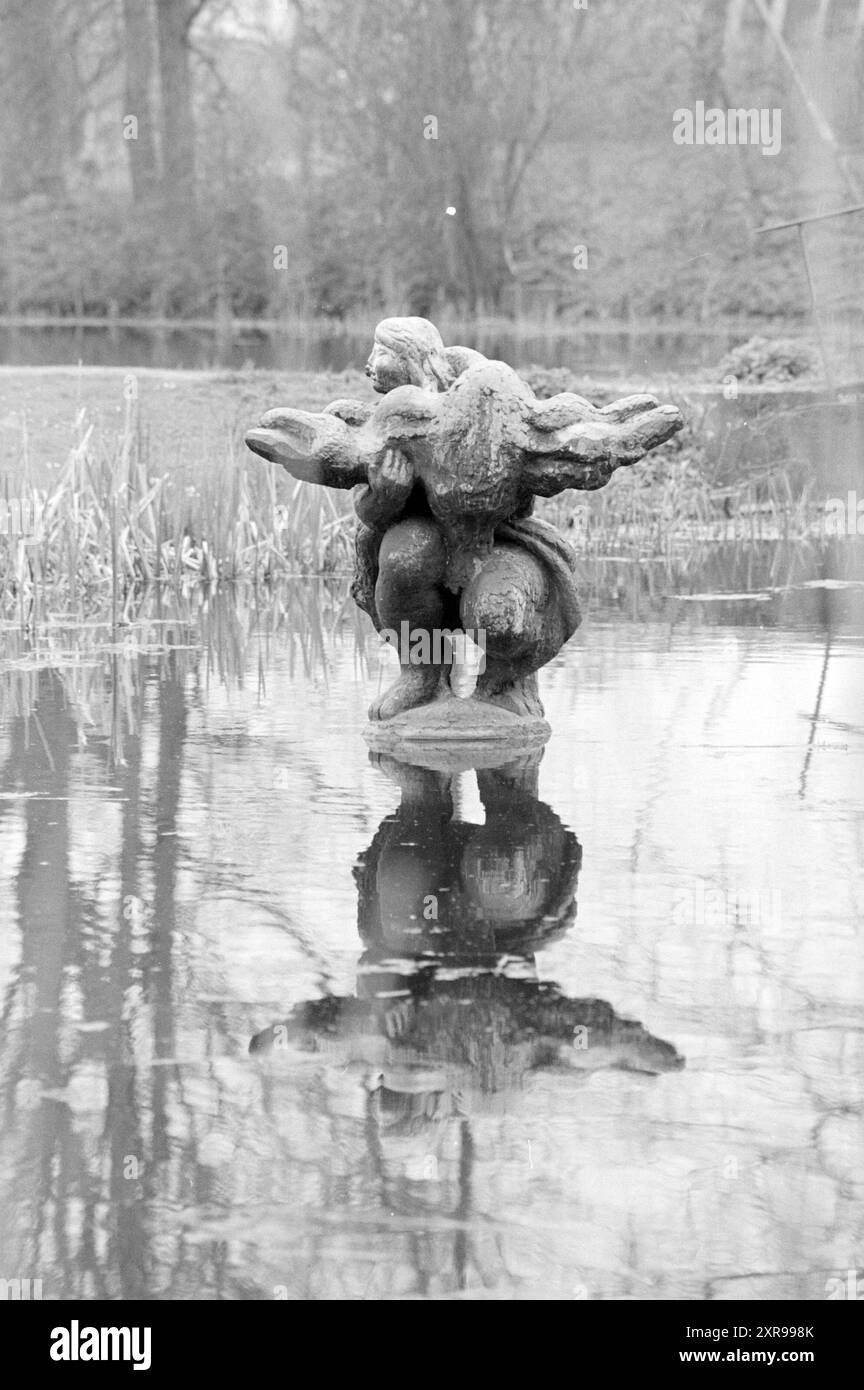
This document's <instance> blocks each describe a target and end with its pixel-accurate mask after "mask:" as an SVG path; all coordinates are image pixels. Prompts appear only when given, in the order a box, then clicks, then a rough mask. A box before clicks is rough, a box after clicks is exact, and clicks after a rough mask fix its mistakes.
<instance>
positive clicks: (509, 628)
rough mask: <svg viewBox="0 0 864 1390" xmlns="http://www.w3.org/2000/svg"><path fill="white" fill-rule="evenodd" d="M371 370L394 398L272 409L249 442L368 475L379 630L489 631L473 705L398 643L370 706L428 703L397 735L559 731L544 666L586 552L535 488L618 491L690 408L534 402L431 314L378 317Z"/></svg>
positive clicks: (571, 399)
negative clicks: (541, 684)
mask: <svg viewBox="0 0 864 1390" xmlns="http://www.w3.org/2000/svg"><path fill="white" fill-rule="evenodd" d="M368 370H369V374H370V377H371V379H372V382H373V385H374V386H375V389H376V390H377V391H378V392H379V393H380V394H381V395H382V400H381V401H380V402H379V403H378V404H377V405H375V406H374V407H370V405H369V404H368V403H364V402H360V401H335V402H333V403H332V404H331V405H330V406H328V407H327V409H326V410H325V411H323V412H321V413H318V414H313V413H310V412H308V411H302V410H293V409H287V408H280V409H277V410H271V411H269V412H268V413H267V414H266V415H265V416H264V418H263V419H262V421H261V423H260V426H259V427H258V428H256V429H253V430H250V431H249V432H248V434H247V436H246V442H247V444H248V446H249V448H250V449H252V450H253V452H255V453H257V454H259V455H261V456H262V457H263V458H265V459H268V460H270V461H271V462H274V463H279V464H281V465H282V467H284V468H286V469H287V471H288V472H289V473H291V474H292V476H294V477H296V478H300V479H303V480H305V481H308V482H315V483H319V484H321V485H323V486H325V487H334V488H350V487H358V492H357V494H356V496H355V506H356V509H357V513H358V518H359V520H360V522H361V530H360V533H359V536H358V551H357V560H358V566H357V569H358V572H357V576H356V578H355V585H354V590H353V592H354V596H355V598H356V600H357V602H358V603H359V604H360V606H361V607H363V608H365V610H366V611H367V612H368V613H369V614H370V616H371V617H372V620H373V622H374V623H375V624H376V626H377V627H378V628H379V629H381V628H387V629H390V630H392V631H396V632H399V631H401V630H402V625H403V623H404V624H406V625H407V628H408V630H409V631H417V632H425V633H431V632H435V631H441V630H448V631H468V632H478V631H480V632H483V633H484V643H485V656H486V661H485V670H484V671H483V673H482V675H481V677H480V680H479V682H478V684H477V690H476V695H475V698H474V699H473V700H472V701H470V702H469V701H454V700H453V699H452V697H450V698H448V695H449V692H448V690H447V683H446V675H447V673H446V670H444V669H443V668H442V664H441V663H440V662H436V661H435V660H428V659H424V660H423V661H422V662H420V663H415V662H414V661H413V659H404V658H403V657H400V660H401V662H402V669H401V673H400V676H399V679H398V680H397V681H396V683H395V684H394V685H393V686H392V687H391V689H390V690H388V691H386V692H385V693H384V694H383V695H382V696H381V698H380V699H378V700H377V701H375V703H374V704H373V705H372V707H371V710H370V717H371V718H372V719H373V720H376V721H382V720H383V721H388V720H391V719H394V718H397V717H398V716H405V715H406V714H407V713H408V712H411V711H415V710H419V711H420V713H419V714H418V715H414V716H413V717H412V718H411V719H409V720H408V721H407V722H406V721H405V719H404V718H403V720H402V723H401V724H400V725H398V726H397V728H396V729H395V730H392V731H390V733H389V734H384V735H382V737H383V738H384V739H385V740H386V739H387V738H388V737H395V736H396V735H397V734H398V735H404V733H405V732H406V731H407V732H409V733H410V735H411V737H416V736H417V732H418V730H419V731H425V732H426V734H427V736H428V737H429V738H430V741H433V742H434V741H436V740H443V739H446V738H448V737H464V736H465V730H466V727H470V728H474V729H477V730H480V731H482V735H481V736H487V737H488V736H489V735H490V730H491V731H492V732H494V733H497V735H498V736H499V737H501V738H504V739H506V738H510V739H511V740H512V736H513V733H514V726H516V725H518V726H519V727H520V728H521V729H522V730H523V732H524V731H526V730H529V729H530V730H533V732H534V733H539V732H541V726H542V729H543V730H545V732H546V733H548V726H545V725H543V721H542V706H541V704H540V700H539V696H538V693H537V685H536V673H537V671H538V670H540V668H541V667H543V666H545V665H546V663H547V662H549V661H551V660H552V658H553V657H554V656H555V655H556V653H557V652H558V651H559V650H560V648H561V647H562V646H563V644H564V643H565V642H566V641H567V640H568V639H569V638H570V637H571V636H572V634H573V632H575V630H576V628H577V627H578V624H579V621H580V613H579V604H578V599H577V594H576V586H575V580H574V570H575V564H576V557H575V554H574V552H573V550H572V548H571V547H570V546H569V545H568V544H567V542H566V541H565V540H564V538H563V537H562V536H561V535H559V533H558V532H557V530H556V529H555V527H554V526H551V525H549V523H547V522H545V521H542V520H539V519H537V518H534V517H532V516H531V512H532V509H533V505H534V498H535V497H553V496H556V495H557V494H559V493H561V492H563V491H565V490H566V489H568V488H576V489H579V490H593V489H596V488H600V487H604V486H605V485H606V483H608V481H609V479H610V478H611V477H612V474H613V473H614V472H615V470H616V469H617V468H619V467H622V466H626V465H629V464H633V463H635V462H637V461H638V460H639V459H641V458H642V457H643V456H644V455H645V454H646V453H647V452H648V451H649V450H651V449H653V448H655V447H656V446H657V445H658V444H661V443H662V442H663V441H664V440H666V439H668V438H670V436H671V435H673V434H674V433H675V432H676V431H677V430H679V429H680V428H681V424H682V421H681V416H680V414H679V412H678V411H677V410H676V409H675V407H674V406H671V405H669V406H661V405H660V404H659V403H658V401H657V400H656V399H655V398H654V397H653V396H649V395H638V396H630V397H627V398H626V399H624V400H621V401H616V402H614V403H613V404H611V405H608V406H605V407H603V408H602V409H598V408H596V407H595V406H593V405H592V404H591V403H590V402H589V401H587V400H585V399H583V398H582V397H581V396H576V395H573V394H571V393H568V392H564V393H561V394H560V395H557V396H554V397H552V399H551V400H546V401H543V400H538V399H537V398H536V397H535V396H534V394H533V392H532V391H531V390H530V388H529V387H528V386H527V384H526V383H525V382H524V381H523V380H522V379H521V377H519V376H518V375H517V374H516V372H514V371H513V370H512V369H511V368H510V367H508V366H507V365H506V364H505V363H503V362H491V361H488V360H487V359H486V358H484V357H482V355H481V354H479V353H474V352H472V351H471V350H470V349H467V348H449V349H447V348H445V347H444V345H443V343H442V342H441V338H440V335H439V334H438V331H437V329H436V328H435V327H434V325H433V324H431V323H428V321H427V320H425V319H387V320H385V321H384V322H383V323H382V324H379V326H378V330H377V332H376V341H375V346H374V348H373V351H372V355H371V357H370V359H369V368H368ZM428 706H433V708H432V709H431V710H430V709H428V708H426V707H428ZM490 707H492V708H491V709H490ZM403 725H404V728H403Z"/></svg>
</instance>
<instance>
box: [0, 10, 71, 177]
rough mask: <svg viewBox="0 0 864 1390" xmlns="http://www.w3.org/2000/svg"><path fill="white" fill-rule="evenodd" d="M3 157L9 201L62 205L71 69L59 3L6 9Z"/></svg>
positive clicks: (2, 171) (2, 75)
mask: <svg viewBox="0 0 864 1390" xmlns="http://www.w3.org/2000/svg"><path fill="white" fill-rule="evenodd" d="M2 19H3V50H2V73H0V78H2V82H0V89H2V106H3V111H2V154H0V177H2V185H3V195H4V199H5V200H6V201H7V202H15V201H16V200H17V199H19V198H25V197H27V195H28V194H30V193H41V194H43V195H44V196H45V197H47V198H50V199H54V200H59V199H60V198H62V197H63V194H64V191H65V177H64V174H65V155H66V150H67V143H66V136H67V120H66V104H67V103H69V102H70V101H72V100H73V95H72V93H70V91H69V88H68V65H67V62H66V55H64V54H63V52H62V50H61V47H60V43H59V35H60V34H61V32H62V28H61V23H60V15H59V10H58V6H57V3H56V0H42V3H41V4H38V5H34V4H24V3H22V0H14V3H13V0H6V3H5V4H4V5H3V9H2Z"/></svg>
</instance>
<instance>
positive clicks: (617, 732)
mask: <svg viewBox="0 0 864 1390" xmlns="http://www.w3.org/2000/svg"><path fill="white" fill-rule="evenodd" d="M630 569H631V571H632V570H633V567H630ZM622 570H623V571H626V570H627V567H626V566H624V567H622ZM787 579H788V577H787ZM675 587H676V588H677V591H678V592H677V594H673V593H672V592H671V591H670V584H669V583H668V582H666V581H664V580H663V578H662V577H660V578H658V579H657V580H656V581H652V582H651V584H650V585H648V586H647V587H646V584H645V583H644V582H642V581H639V582H636V581H635V580H634V578H633V575H632V573H631V575H630V577H628V574H627V573H624V574H623V577H622V578H619V579H617V580H615V581H614V582H612V583H611V584H610V585H607V586H606V587H605V588H604V590H603V592H602V593H600V592H597V593H595V594H594V597H593V600H592V601H591V606H590V611H589V617H588V620H587V621H586V623H585V625H584V626H583V628H582V629H581V631H580V633H579V634H577V637H576V639H575V640H574V641H573V642H572V643H571V644H570V645H569V646H568V647H567V648H566V649H565V651H564V652H562V653H561V655H560V656H559V657H558V659H557V660H556V661H555V663H554V664H553V666H552V667H551V668H549V670H548V671H547V672H546V673H545V675H544V676H543V678H542V690H543V696H544V700H545V703H546V709H547V715H548V717H549V719H550V721H551V724H552V727H553V731H554V732H553V736H552V738H551V740H550V742H549V743H548V745H547V747H546V749H545V752H544V754H543V756H542V759H540V760H539V762H538V761H537V760H536V759H533V760H532V759H523V760H522V761H518V762H511V763H509V764H505V765H502V766H499V767H493V768H486V769H480V770H479V771H477V772H474V771H468V772H465V773H460V774H459V775H457V776H451V775H449V774H447V773H443V772H440V771H436V770H435V769H434V768H428V767H426V768H424V767H420V766H409V765H407V764H403V763H397V762H395V761H392V760H387V759H383V760H378V761H376V760H374V759H372V758H371V757H370V755H369V753H368V751H367V748H366V745H365V743H364V741H363V737H362V734H363V728H364V724H365V710H366V706H367V704H368V702H369V700H370V698H371V696H372V695H373V694H374V693H375V691H376V690H377V689H378V688H379V685H380V683H381V682H382V681H383V680H386V679H388V676H389V666H388V664H387V660H386V659H385V655H384V654H382V653H379V652H378V650H377V648H375V647H374V645H373V644H371V643H370V641H369V633H368V631H366V632H364V630H363V629H362V628H361V627H360V625H359V623H358V622H356V621H355V618H354V616H353V614H352V613H351V611H350V606H349V603H348V601H347V589H346V586H344V585H342V584H341V583H340V584H337V585H335V586H329V587H326V588H325V587H324V586H322V585H320V584H317V583H316V582H314V581H309V582H308V583H298V584H297V585H295V586H294V587H293V588H291V589H286V590H284V591H282V592H281V594H280V595H279V596H278V598H277V599H276V600H274V601H273V602H270V603H268V604H267V605H264V604H263V601H262V600H261V597H260V595H259V600H258V605H259V606H258V607H257V608H256V604H255V600H254V598H253V597H250V596H249V595H238V596H237V599H236V602H231V601H229V600H228V599H223V600H215V599H213V600H210V601H209V602H208V603H207V604H206V605H204V604H202V603H200V602H195V601H192V600H190V601H189V602H188V603H187V604H186V606H185V608H184V607H183V605H182V604H181V605H180V607H179V608H178V607H177V606H174V607H172V608H170V609H169V607H168V605H167V601H163V603H162V604H161V605H160V604H158V603H157V604H155V605H153V604H151V605H150V607H149V608H147V610H146V612H145V613H143V614H142V615H141V621H140V622H137V623H132V624H131V625H129V626H128V627H124V628H121V629H118V630H116V631H115V632H113V633H112V631H111V629H110V628H109V627H99V626H97V625H96V619H91V620H90V625H89V626H85V625H82V623H81V622H80V621H79V620H78V619H77V618H76V619H75V620H74V621H73V619H72V618H70V617H67V618H64V617H63V616H62V615H60V614H55V616H54V619H53V622H51V623H50V624H47V625H45V626H44V627H42V628H37V629H36V630H33V631H31V632H30V633H29V634H22V633H21V632H20V631H19V630H17V629H14V630H13V629H12V628H11V627H9V628H7V629H6V630H5V631H4V633H3V643H4V652H5V654H6V660H5V662H4V669H3V676H2V688H0V693H2V705H0V714H2V723H0V766H2V771H3V783H2V786H3V792H2V799H0V1009H2V1013H0V1060H2V1071H0V1104H2V1114H3V1121H2V1130H0V1200H2V1205H0V1251H2V1268H0V1275H2V1276H3V1277H5V1278H10V1279H11V1278H15V1277H18V1278H31V1279H37V1278H38V1279H41V1280H42V1284H43V1291H44V1292H43V1296H44V1297H46V1298H49V1297H50V1298H78V1297H93V1296H95V1297H106V1296H107V1297H112V1298H135V1297H142V1296H143V1297H152V1298H176V1299H182V1298H206V1299H214V1298H230V1299H237V1298H265V1299H272V1298H282V1297H287V1298H289V1299H318V1298H337V1299H353V1298H366V1299H380V1298H388V1299H389V1298H436V1297H439V1298H440V1297H443V1298H484V1299H485V1298H493V1299H495V1298H504V1299H511V1298H515V1299H523V1298H524V1299H534V1298H547V1297H551V1298H562V1299H571V1298H588V1299H595V1298H654V1299H670V1298H679V1297H683V1298H687V1299H706V1298H707V1299H711V1298H743V1299H761V1298H768V1297H780V1298H805V1299H819V1298H824V1297H825V1296H826V1284H827V1281H828V1280H829V1279H831V1278H832V1277H842V1278H844V1279H845V1276H846V1271H847V1269H849V1268H854V1267H856V1266H857V1267H859V1268H860V1266H861V1264H862V1263H864V1260H862V1250H864V1219H862V1197H864V1165H862V1156H864V1128H862V1109H861V1099H862V1098H861V1088H862V1075H864V1065H862V1063H864V1025H862V1011H861V999H862V954H861V926H860V920H861V907H862V901H861V898H862V891H861V882H862V878H861V871H862V858H864V831H862V816H861V810H862V778H864V719H862V698H861V695H862V689H864V646H862V632H864V627H862V595H864V587H862V586H861V585H860V584H858V583H857V582H856V581H855V580H851V581H850V580H836V579H831V578H829V579H828V580H827V581H826V579H825V578H824V574H823V575H822V576H821V577H820V575H819V574H818V573H817V574H815V576H814V575H813V574H810V575H809V577H807V575H806V572H805V577H803V578H801V577H800V574H799V577H798V578H797V579H795V581H794V583H793V584H792V586H791V587H787V580H782V579H781V580H778V579H777V574H776V570H775V572H774V577H773V582H768V581H766V582H765V583H764V584H755V583H754V584H751V585H750V586H745V587H744V589H743V596H741V597H738V598H737V599H730V598H728V597H727V598H724V597H723V596H722V595H719V596H718V594H717V591H716V588H714V589H712V588H710V587H709V588H708V589H705V588H704V587H703V586H702V585H700V581H699V576H698V575H694V576H693V577H692V579H691V580H688V581H687V582H686V583H683V582H679V583H677V585H676V586H675ZM727 587H728V586H727ZM733 592H735V593H736V594H739V595H741V594H742V589H741V586H740V585H736V588H735V589H734V591H733Z"/></svg>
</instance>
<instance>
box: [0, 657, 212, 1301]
mask: <svg viewBox="0 0 864 1390" xmlns="http://www.w3.org/2000/svg"><path fill="white" fill-rule="evenodd" d="M185 658H186V653H183V652H179V653H178V652H173V653H168V654H167V655H165V656H163V657H162V658H161V659H160V660H159V661H158V662H156V663H154V662H153V660H152V659H151V660H150V661H147V662H143V661H139V662H137V663H135V667H136V670H135V672H134V677H130V671H129V669H128V663H127V666H126V669H124V670H123V673H122V679H123V682H124V695H129V694H130V692H131V696H132V701H131V703H127V702H126V701H125V699H124V703H123V705H122V706H118V704H117V703H116V702H110V703H111V704H112V713H113V715H114V717H113V718H112V720H111V723H110V727H108V728H106V729H105V731H104V735H102V736H100V735H99V733H97V734H96V735H95V736H94V734H93V732H92V730H89V731H88V732H89V733H90V737H89V739H88V740H87V751H88V754H89V755H90V756H94V757H95V758H96V759H97V760H98V762H99V763H100V764H101V768H102V775H103V776H104V779H105V780H106V781H110V782H111V784H112V786H113V787H114V789H115V792H114V794H115V796H116V797H117V799H118V801H119V803H120V806H121V807H122V810H121V815H122V830H121V837H120V840H121V843H120V854H119V865H118V872H117V877H116V878H112V881H111V882H110V883H109V884H98V885H97V892H94V891H93V890H92V887H91V885H89V884H87V883H84V882H82V881H80V880H78V881H76V879H75V876H74V869H73V865H72V862H71V858H70V840H71V834H72V831H73V829H74V827H73V826H72V825H71V823H70V798H71V797H74V796H75V794H76V793H77V792H78V791H79V787H78V785H77V783H76V780H75V778H74V777H73V776H72V755H73V753H74V752H75V750H76V746H77V747H79V748H80V746H81V741H82V727H81V724H80V723H79V722H78V720H76V718H75V715H76V714H80V709H73V705H72V702H70V700H69V698H68V696H69V690H68V687H67V683H66V682H65V681H64V680H63V678H62V677H61V674H60V673H59V672H58V671H57V670H56V669H52V668H51V667H43V668H42V669H41V670H39V671H38V672H37V673H36V674H35V677H33V678H31V679H33V680H34V683H35V684H34V688H33V689H32V690H31V691H30V692H29V694H30V696H31V699H30V700H29V704H28V708H27V710H26V714H24V713H22V715H21V716H20V717H19V718H17V719H14V720H13V721H12V722H11V725H10V731H9V732H10V755H9V758H8V760H7V762H6V764H5V767H4V782H5V785H6V787H7V788H8V789H12V790H15V791H17V792H19V793H25V794H26V799H25V801H24V802H23V820H24V834H25V845H24V851H23V855H22V857H21V860H20V866H19V870H18V874H17V879H16V887H17V908H18V919H19V922H20V923H21V939H22V944H21V958H20V968H19V969H18V971H17V972H16V974H15V975H14V976H13V978H12V980H11V983H10V986H9V989H8V990H7V994H6V998H5V999H4V1002H3V1014H2V1046H3V1055H4V1070H3V1078H2V1082H0V1098H2V1105H3V1110H4V1112H5V1115H4V1118H5V1121H6V1123H5V1124H4V1129H5V1130H6V1136H7V1137H6V1142H5V1143H4V1144H3V1150H4V1152H3V1160H4V1162H3V1166H4V1169H5V1170H6V1171H5V1173H4V1181H5V1182H8V1184H9V1186H7V1187H6V1192H7V1206H6V1218H5V1221H6V1224H7V1225H8V1227H9V1234H10V1237H11V1238H10V1239H6V1240H4V1241H3V1242H2V1244H3V1247H4V1251H5V1254H6V1259H7V1261H8V1260H9V1259H12V1260H13V1264H14V1265H15V1268H16V1269H20V1270H22V1271H28V1270H29V1271H34V1270H35V1271H37V1272H38V1273H39V1275H40V1276H42V1277H43V1280H44V1284H45V1291H46V1295H48V1296H56V1295H57V1294H59V1293H62V1294H64V1295H65V1296H96V1297H100V1296H101V1297H122V1298H136V1297H141V1296H144V1295H145V1294H146V1293H147V1291H148V1287H149V1281H150V1273H151V1271H150V1269H149V1265H150V1263H151V1261H150V1241H151V1232H150V1231H149V1229H148V1217H147V1200H148V1197H152V1196H153V1195H154V1194H155V1192H156V1190H158V1189H159V1187H160V1186H161V1183H162V1180H163V1179H164V1177H165V1176H166V1169H167V1168H168V1167H169V1166H170V1165H169V1158H170V1157H171V1156H172V1149H173V1150H174V1155H175V1157H176V1145H172V1143H171V1140H170V1130H171V1116H170V1111H171V1109H172V1106H173V1108H176V1104H177V1100H176V1097H175V1098H173V1099H172V1098H171V1097H169V1095H168V1092H169V1090H171V1089H172V1088H173V1089H174V1090H175V1091H177V1090H178V1089H179V1088H180V1081H179V1077H178V1075H176V1074H175V1075H171V1074H170V1073H171V1070H172V1069H170V1068H168V1067H159V1066H155V1067H152V1068H149V1067H147V1066H146V1065H145V1066H143V1067H142V1066H141V1065H139V1062H140V1059H141V1058H142V1057H144V1056H146V1055H147V1054H148V1053H149V1054H150V1057H152V1058H156V1059H158V1058H160V1057H165V1058H168V1057H172V1056H173V1055H174V1051H175V1045H174V1008H173V990H174V982H173V976H174V971H175V966H174V961H173V959H172V949H173V942H174V935H175V884H176V874H177V858H178V852H179V851H178V840H177V833H176V819H177V809H178V804H179V796H180V773H181V768H182V752H183V743H184V738H185V729H186V697H185V694H184V687H185V682H186V674H187V667H188V660H186V659H185ZM117 668H118V663H117V662H116V661H115V662H113V663H112V667H111V670H112V674H113V677H114V690H115V692H116V689H117V681H118V674H117ZM154 668H155V669H154ZM148 674H149V675H151V676H154V677H155V679H153V680H152V681H151V682H150V686H149V694H148V687H147V677H148ZM109 695H110V691H109ZM154 695H155V700H153V698H152V696H154ZM145 705H147V706H149V711H150V715H149V717H150V718H152V717H154V716H155V717H156V718H158V753H157V759H156V770H155V777H154V778H153V779H152V781H153V785H152V789H150V788H148V789H146V790H145V789H144V787H143V786H142V760H141V723H142V721H143V722H144V723H145V724H146V723H147V721H148V714H147V711H146V710H145ZM124 723H125V727H124ZM118 753H119V754H120V758H119V760H118ZM11 804H12V803H10V802H8V801H7V802H5V803H0V805H2V806H4V807H5V808H8V807H9V806H10V805H11ZM79 804H80V803H79ZM85 814H86V812H85ZM148 841H149V843H148ZM105 889H108V890H109V892H108V893H107V894H106V892H105ZM109 897H110V901H109V900H108V899H109ZM76 1020H81V1021H82V1022H83V1023H84V1024H85V1025H87V1024H88V1023H89V1021H91V1020H96V1021H98V1022H97V1023H96V1025H95V1028H94V1031H92V1032H90V1031H87V1028H86V1026H85V1029H84V1030H83V1031H79V1030H78V1029H77V1028H76V1026H75V1021H76ZM174 1071H175V1073H176V1069H174ZM13 1118H14V1120H15V1122H16V1123H15V1125H14V1128H13V1126H12V1120H13ZM102 1120H104V1128H103V1127H101V1125H99V1122H100V1121H102ZM97 1125H99V1128H98V1130H97ZM13 1134H14V1140H13V1139H11V1137H10V1136H11V1135H13ZM13 1144H14V1149H13V1147H12V1145H13ZM193 1158H194V1154H193ZM160 1164H161V1165H162V1172H161V1174H160ZM136 1173H137V1175H138V1176H137V1177H136V1176H135V1174H136ZM34 1174H37V1175H38V1176H37V1177H35V1178H34ZM157 1174H158V1175H159V1177H158V1179H157ZM10 1191H11V1192H12V1193H13V1194H14V1209H13V1208H11V1207H10V1205H9V1203H8V1194H9V1192H10ZM13 1252H14V1254H13Z"/></svg>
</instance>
